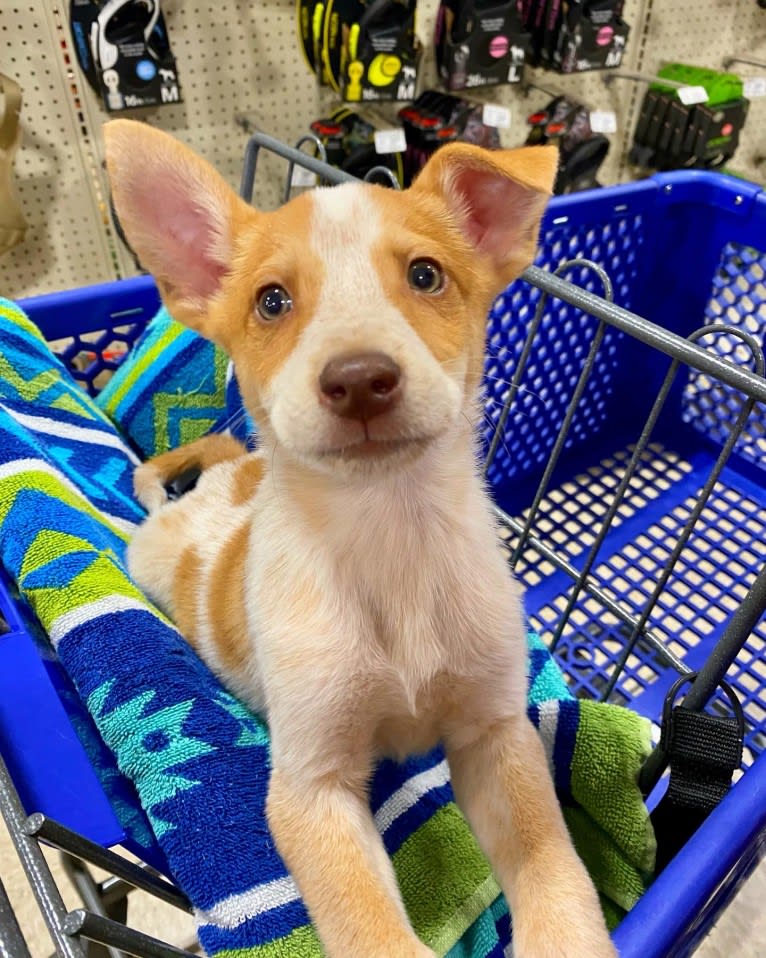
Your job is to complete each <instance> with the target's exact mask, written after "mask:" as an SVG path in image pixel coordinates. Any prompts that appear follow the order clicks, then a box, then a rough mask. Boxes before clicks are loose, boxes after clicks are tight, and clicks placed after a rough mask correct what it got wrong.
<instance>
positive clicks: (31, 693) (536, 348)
mask: <svg viewBox="0 0 766 958" xmlns="http://www.w3.org/2000/svg"><path fill="white" fill-rule="evenodd" d="M261 140H262V142H261V143H260V144H259V145H262V146H266V147H267V148H272V149H275V151H276V152H279V153H280V154H281V155H283V156H284V157H286V158H288V159H292V160H295V159H296V156H295V155H293V154H292V153H291V151H290V150H289V149H286V148H281V149H280V148H279V147H274V141H270V140H268V138H265V137H262V138H261ZM252 160H254V157H253V156H251V161H252ZM300 162H304V160H300ZM304 165H307V166H309V167H310V168H312V169H313V168H317V169H320V170H322V172H326V171H325V170H323V169H322V168H321V166H318V165H317V164H316V162H315V161H313V160H305V163H304ZM253 174H254V162H251V163H250V167H249V168H247V167H246V174H245V180H244V183H245V192H246V193H248V195H249V191H250V190H251V189H252V176H253ZM580 257H587V258H588V259H589V260H590V261H592V263H591V264H583V263H581V262H578V263H575V264H574V265H565V264H567V263H568V262H569V261H571V260H577V259H579V258H580ZM593 263H595V264H596V266H597V267H600V268H601V269H602V270H604V271H605V272H606V274H607V276H608V279H609V281H610V282H609V281H607V280H606V279H605V277H604V276H603V274H602V273H601V272H600V270H599V269H597V268H594V265H593ZM537 267H543V268H544V269H545V270H546V271H547V272H545V273H543V272H542V271H541V270H540V269H536V268H532V269H531V270H529V271H527V273H526V274H525V277H524V278H523V279H521V280H519V281H518V282H516V283H514V284H513V285H512V286H511V287H510V288H509V289H508V290H507V291H506V292H505V293H504V294H503V295H502V296H501V297H499V299H498V300H497V302H496V304H495V306H494V308H493V311H492V314H491V317H490V323H489V340H488V341H489V351H488V357H487V366H486V373H487V379H486V388H487V397H488V398H487V407H486V413H487V417H486V418H487V427H486V436H485V439H486V445H487V449H488V452H490V453H491V457H490V459H489V465H488V478H489V481H490V482H491V484H492V488H493V490H494V493H495V497H496V501H497V505H498V514H499V516H500V518H501V519H502V520H503V528H504V530H505V535H506V537H507V540H508V548H509V553H510V554H511V555H512V559H513V562H514V565H515V568H516V570H517V573H518V574H519V576H520V577H521V579H522V580H523V582H524V584H525V587H526V603H527V612H528V615H529V617H530V619H531V621H532V623H533V625H534V626H535V627H536V628H537V629H538V631H539V632H540V634H541V635H542V636H543V637H544V638H547V639H548V640H550V641H551V643H552V645H553V646H554V647H555V652H556V655H557V657H558V659H559V661H560V663H561V665H562V667H563V668H564V670H565V672H566V673H567V675H568V677H569V679H570V680H571V683H572V687H573V688H574V690H575V691H576V693H577V694H578V695H585V696H590V697H596V698H599V697H601V698H603V697H607V696H608V697H609V698H610V700H612V701H617V702H621V703H624V704H627V705H629V706H630V707H631V708H634V709H636V710H637V711H639V712H641V713H642V714H644V715H647V716H649V717H650V718H652V719H653V720H657V719H658V717H659V716H660V714H661V709H662V703H663V700H664V697H665V694H666V692H667V690H668V688H669V687H670V685H671V684H672V682H673V681H675V679H676V678H677V677H678V671H679V670H684V669H692V670H695V671H696V670H699V669H703V673H704V675H703V678H706V679H707V681H708V682H710V681H711V676H712V683H713V684H712V686H711V687H710V688H714V687H715V684H716V682H717V670H718V671H720V670H721V669H722V668H725V667H726V664H727V663H726V662H725V663H724V665H723V666H721V665H720V662H721V659H722V658H726V656H727V655H728V658H730V659H733V663H732V664H731V666H730V668H728V672H727V678H728V680H729V682H731V684H732V685H733V686H734V688H735V689H736V690H737V692H738V694H739V696H740V698H741V700H742V703H743V706H744V711H745V716H746V739H745V744H746V758H745V762H744V766H743V769H744V774H743V775H742V776H741V778H740V780H739V781H738V782H737V784H736V785H735V787H734V788H733V789H732V791H731V792H730V793H729V795H728V796H727V797H726V798H725V799H724V800H723V801H722V803H721V804H720V805H719V807H718V808H717V809H716V810H715V811H714V812H713V813H712V815H711V816H710V818H709V819H708V820H707V821H706V823H705V824H704V825H703V826H702V828H701V829H700V830H699V831H698V832H697V833H696V834H695V836H694V837H693V838H692V839H691V841H690V842H688V844H687V845H686V846H685V847H684V849H683V851H682V852H681V853H680V854H679V855H677V856H676V858H675V859H674V860H673V862H672V863H671V864H670V865H669V866H668V867H667V868H666V870H665V871H664V872H663V873H662V874H661V875H660V876H659V877H658V879H657V880H656V882H655V883H654V885H653V886H652V888H651V889H650V890H649V892H648V893H647V894H646V895H645V896H644V898H643V899H642V901H641V902H640V903H639V904H638V905H637V906H636V908H635V909H634V910H633V912H631V914H630V915H629V916H628V917H627V918H626V919H625V920H624V921H623V923H622V924H621V926H620V927H619V928H618V929H617V931H616V933H615V941H616V942H617V944H618V946H619V949H620V953H621V955H623V956H624V958H639V956H640V958H661V956H682V955H688V954H690V953H691V952H692V951H693V950H694V947H695V946H696V944H697V943H698V941H699V940H700V938H701V937H702V936H703V935H704V934H705V933H706V931H707V930H708V929H709V927H710V925H711V923H712V921H713V920H714V918H715V916H716V915H717V914H718V912H719V911H720V909H721V908H722V907H724V905H725V904H726V903H727V902H728V900H729V899H730V898H731V897H732V895H733V894H734V893H735V891H736V889H737V888H738V886H739V884H740V883H741V882H742V881H743V880H744V878H745V877H746V876H747V875H748V874H749V873H750V871H751V870H752V868H753V867H754V865H755V863H756V862H757V860H758V859H759V857H760V856H761V855H762V854H763V847H764V841H765V840H766V758H758V756H759V754H760V753H761V752H762V751H763V746H764V742H766V621H765V620H764V615H763V613H764V606H765V605H766V405H764V403H766V380H764V379H763V368H762V362H763V357H762V353H761V356H760V359H759V358H758V355H757V354H758V350H759V348H762V344H763V340H764V330H766V194H764V193H763V192H762V191H761V190H760V189H759V188H757V187H755V186H752V185H750V184H747V183H743V182H740V181H738V180H735V179H732V178H728V177H725V176H722V175H718V174H709V173H700V172H687V173H675V174H666V175H658V176H655V177H652V178H651V179H648V180H645V181H643V182H639V183H635V184H631V185H628V186H622V187H615V188H610V189H604V190H600V191H595V192H588V193H583V194H579V195H574V196H569V197H561V198H556V199H555V200H554V201H553V202H552V203H551V204H550V207H549V211H548V213H547V215H546V218H545V222H544V227H543V231H542V247H541V253H540V256H539V259H538V262H537ZM557 269H560V272H561V276H562V279H561V280H556V279H555V278H552V277H551V275H550V274H551V272H553V271H555V270H557ZM564 280H568V281H571V282H565V281H564ZM572 284H575V285H572ZM610 287H611V288H610ZM551 293H552V294H553V295H551V296H550V298H548V299H547V301H544V302H541V299H543V298H547V297H548V296H549V294H551ZM604 295H608V297H611V298H612V299H613V301H614V304H615V305H613V306H612V305H610V304H609V303H608V302H606V301H605V299H604V298H603V297H604ZM21 305H22V306H23V308H24V309H25V310H26V311H27V313H28V314H29V315H30V317H31V318H32V319H33V320H34V321H35V322H36V323H38V324H39V326H40V327H41V328H42V330H43V332H44V333H45V335H46V337H47V338H48V339H49V340H50V341H52V342H54V343H56V344H57V346H56V348H57V350H58V351H59V353H60V354H61V355H62V356H63V357H64V359H65V361H67V362H68V364H69V365H70V368H72V370H73V372H74V374H75V375H76V376H77V377H78V378H79V379H80V380H81V381H82V382H83V385H84V386H85V388H87V389H89V391H91V392H95V391H96V389H97V386H96V385H95V380H96V378H97V377H98V375H99V374H100V373H101V372H102V371H103V369H104V368H109V365H110V363H112V362H113V360H110V359H104V357H103V353H104V352H105V351H106V348H107V347H108V346H109V345H110V344H111V343H113V342H114V341H115V340H118V341H122V342H125V343H127V344H129V343H130V342H132V341H133V340H134V339H135V338H136V336H137V335H138V334H139V332H140V331H141V329H142V328H143V326H144V325H145V323H146V322H147V321H148V319H149V318H150V317H151V316H152V315H153V313H154V312H155V310H156V308H157V306H158V296H157V292H156V289H155V287H154V284H153V282H152V281H151V279H149V278H147V277H142V278H138V279H131V280H126V281H122V282H115V283H109V284H104V285H101V286H95V287H90V288H85V289H79V290H74V291H71V292H67V293H61V294H57V295H49V296H41V297H36V298H33V299H28V300H26V301H24V302H23V303H22V304H21ZM641 317H643V318H641ZM702 327H704V328H705V329H706V330H707V332H699V330H700V329H701V328H702ZM94 333H98V336H96V337H95V339H94V337H93V334H94ZM748 337H749V338H748ZM759 344H760V347H759ZM83 352H88V353H93V354H94V355H95V358H94V359H93V360H92V362H90V364H89V365H88V366H87V368H85V369H84V370H83V369H82V367H81V364H78V367H77V368H75V365H74V359H75V357H77V356H78V355H81V354H82V353H83ZM759 362H760V364H761V365H760V367H759ZM742 370H744V372H742ZM753 370H755V373H753V372H752V371H753ZM663 383H664V384H665V392H666V398H665V400H664V402H663V404H662V406H661V408H660V407H658V405H657V402H656V397H657V395H658V392H659V391H660V390H661V388H662V387H663ZM650 416H651V418H652V420H653V422H654V425H653V429H652V431H651V434H647V433H646V430H645V428H644V427H645V424H646V421H647V417H650ZM493 437H494V438H493ZM727 441H728V445H729V446H731V450H730V452H731V454H730V455H728V456H727V458H726V461H725V462H723V461H719V459H720V458H721V457H720V453H721V450H722V448H724V447H725V446H726V444H727ZM728 451H729V450H728V449H727V452H728ZM713 469H715V472H716V481H715V483H714V484H713V483H712V482H708V479H709V477H710V474H711V470H713ZM706 484H707V486H709V487H710V488H707V487H706ZM701 492H702V498H701ZM703 500H704V502H703ZM700 503H703V504H702V505H700ZM677 544H678V548H676V545H677ZM5 586H6V587H4V588H3V589H2V590H0V609H1V610H2V612H3V614H4V616H5V617H6V619H7V621H8V624H9V631H8V632H7V633H6V634H5V635H2V636H0V753H1V754H2V757H3V759H4V761H5V764H6V765H7V768H8V770H9V772H10V779H11V780H12V784H13V788H15V790H16V791H17V792H18V796H19V797H20V799H21V806H23V809H24V810H26V812H37V811H41V812H43V813H44V814H45V815H46V816H49V817H50V819H53V820H55V821H56V822H59V823H61V824H62V825H63V826H66V828H68V829H71V830H72V831H73V832H75V833H77V834H78V835H79V836H81V839H83V840H80V841H79V844H78V845H77V847H76V848H70V851H73V852H74V853H75V854H79V855H81V856H82V857H83V858H88V856H89V855H91V856H92V854H93V853H94V847H95V846H91V845H89V844H88V842H93V843H95V845H96V846H109V845H113V844H116V843H119V842H124V839H125V836H124V834H123V833H122V830H121V828H120V826H119V824H118V822H117V820H116V818H115V817H114V814H113V813H112V811H111V808H110V805H109V802H108V799H107V798H106V796H105V795H104V794H103V792H102V790H101V788H100V786H99V784H98V782H97V780H96V778H95V775H94V774H93V772H92V771H91V769H90V766H89V764H88V761H87V758H86V756H85V754H84V752H83V750H82V747H81V745H80V743H79V741H78V739H77V738H76V736H75V734H74V732H73V730H72V726H71V723H70V721H69V718H68V716H67V704H66V702H67V696H66V695H62V692H63V691H66V686H67V683H66V679H65V678H64V677H63V676H62V674H61V673H60V670H59V669H58V666H57V664H56V662H55V661H54V660H53V659H52V658H51V657H50V656H47V655H46V654H45V653H44V652H43V651H41V646H40V644H39V641H38V640H36V639H35V638H34V636H33V635H32V634H31V632H32V630H31V629H30V628H28V626H27V624H26V623H25V618H24V611H23V609H21V607H20V606H19V605H18V604H17V603H15V602H14V600H13V598H12V596H11V592H10V590H9V588H8V587H7V583H6V584H5ZM743 603H744V605H743ZM743 609H745V612H746V613H747V616H746V617H749V619H748V622H747V628H746V630H745V632H744V633H743V632H742V621H743V619H742V610H743ZM738 617H739V618H738ZM733 622H734V626H737V625H738V627H739V633H737V629H736V628H735V627H734V626H733V625H732V623H733ZM722 637H723V646H722V645H721V644H719V641H720V640H721V639H722ZM740 645H741V648H740ZM703 691H704V690H703ZM708 691H710V689H708ZM705 697H706V696H705ZM713 707H716V703H715V701H714V702H713ZM54 741H55V742H56V743H57V745H56V747H55V748H53V747H52V744H51V743H52V742H54ZM655 771H657V772H658V771H661V768H657V767H655ZM655 777H656V776H655ZM2 785H3V783H2V781H0V786H2ZM3 789H4V791H3ZM12 791H13V789H12V788H11V787H10V783H9V782H6V783H5V785H4V786H3V788H2V789H0V795H2V794H5V802H6V815H7V816H10V819H13V817H14V815H15V816H16V819H15V820H16V821H17V822H21V817H20V816H22V815H23V812H22V809H21V807H20V806H19V805H18V804H15V805H14V804H13V802H15V794H14V795H11V796H10V801H11V806H12V807H11V811H10V812H8V808H9V807H10V806H9V805H8V800H9V799H8V796H9V794H10V792H12ZM29 830H30V829H29V828H27V831H29ZM38 833H39V834H40V835H42V837H44V838H46V839H47V840H49V841H51V842H52V843H54V844H59V845H64V846H66V842H67V840H71V838H70V839H67V838H66V836H67V835H68V833H64V832H63V831H61V832H59V833H56V830H55V827H53V826H52V827H51V828H50V829H49V830H48V831H47V832H46V831H45V829H44V828H43V829H42V830H38ZM57 836H58V837H57ZM61 836H63V837H61ZM65 839H66V840H65ZM25 840H28V839H25ZM85 840H87V841H85ZM22 853H23V855H26V856H27V857H29V856H30V855H31V856H32V858H31V859H30V861H32V859H34V854H35V853H34V849H31V848H30V847H28V846H26V845H25V846H24V848H22ZM150 864H152V865H155V866H156V867H158V868H159V869H161V868H162V863H161V862H152V863H150ZM123 877H126V878H127V880H128V881H130V882H132V883H134V884H141V878H140V876H137V875H136V874H133V873H131V874H130V875H127V876H123ZM149 884H150V890H155V892H156V891H157V889H156V888H155V887H154V886H152V884H151V882H150V883H149ZM160 893H162V892H160ZM1 918H2V887H1V886H0V919H1ZM0 924H2V922H1V921H0ZM104 934H106V933H104ZM54 937H55V935H54ZM140 937H141V936H139V938H140ZM1 938H2V935H0V939H1ZM102 940H109V939H108V938H107V939H102ZM132 941H133V947H136V948H138V945H137V944H136V941H138V939H132ZM59 946H60V947H62V946H61V944H60V943H59ZM0 951H2V949H1V948H0ZM61 953H62V954H70V952H68V951H63V950H62V952H61ZM132 953H135V954H143V953H144V952H143V951H140V950H137V951H134V952H132ZM146 953H147V954H149V953H152V954H160V953H163V954H164V952H160V951H155V952H150V951H147V952H146ZM167 953H168V954H170V953H171V952H167ZM172 953H174V954H177V952H172Z"/></svg>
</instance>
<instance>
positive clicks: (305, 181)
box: [290, 166, 317, 186]
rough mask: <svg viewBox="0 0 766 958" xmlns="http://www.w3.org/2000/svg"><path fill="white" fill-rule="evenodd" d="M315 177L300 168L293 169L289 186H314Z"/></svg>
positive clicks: (315, 183) (313, 174)
mask: <svg viewBox="0 0 766 958" xmlns="http://www.w3.org/2000/svg"><path fill="white" fill-rule="evenodd" d="M316 185H317V175H316V173H312V172H311V170H307V169H305V168H304V167H302V166H294V167H293V175H292V176H291V177H290V186H316Z"/></svg>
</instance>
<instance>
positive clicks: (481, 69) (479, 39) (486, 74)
mask: <svg viewBox="0 0 766 958" xmlns="http://www.w3.org/2000/svg"><path fill="white" fill-rule="evenodd" d="M529 41H530V35H529V34H528V33H527V32H526V31H525V30H524V28H523V26H522V21H521V18H520V16H519V4H518V2H517V0H510V2H498V0H442V4H441V6H440V7H439V11H438V13H437V17H436V32H435V37H434V44H435V48H436V62H437V67H438V69H439V74H440V76H441V77H442V79H443V80H444V83H445V86H446V87H447V89H448V90H453V91H454V90H464V89H468V88H472V87H482V86H494V85H497V84H500V83H518V82H519V81H520V80H521V77H522V71H523V67H524V61H525V58H526V54H527V50H528V47H529Z"/></svg>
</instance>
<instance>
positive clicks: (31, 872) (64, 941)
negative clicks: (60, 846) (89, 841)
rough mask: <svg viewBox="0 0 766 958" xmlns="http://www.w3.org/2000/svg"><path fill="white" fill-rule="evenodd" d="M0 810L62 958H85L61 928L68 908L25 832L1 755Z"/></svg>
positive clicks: (36, 845) (34, 842)
mask: <svg viewBox="0 0 766 958" xmlns="http://www.w3.org/2000/svg"><path fill="white" fill-rule="evenodd" d="M0 813H2V816H3V818H4V819H5V824H6V826H7V828H8V832H9V833H10V836H11V841H12V842H13V844H14V847H15V848H16V852H17V854H18V856H19V859H20V860H21V864H22V867H23V868H24V872H25V873H26V876H27V880H28V881H29V884H30V886H31V887H32V891H33V892H34V895H35V898H36V899H37V904H38V906H39V908H40V911H41V912H42V916H43V920H44V921H45V924H46V927H47V928H48V931H49V933H50V936H51V938H52V939H53V944H54V946H55V947H56V949H57V952H58V954H59V955H60V956H61V958H85V953H84V951H83V949H82V946H81V945H80V943H79V942H77V941H75V940H74V939H73V938H71V937H70V935H69V934H68V933H67V932H66V931H65V930H64V928H63V922H64V918H65V916H66V913H67V910H66V908H65V907H64V902H63V900H62V898H61V893H60V891H59V889H58V886H57V885H56V882H55V881H54V879H53V876H52V875H51V872H50V868H48V863H47V862H46V860H45V856H44V855H43V852H42V849H41V848H40V845H39V843H38V841H37V839H36V838H35V837H33V836H31V835H27V834H26V832H25V831H24V823H25V821H26V814H25V812H24V809H23V808H22V807H21V802H20V801H19V798H18V795H17V794H16V790H15V788H14V787H13V783H12V782H11V778H10V775H9V773H8V770H7V768H6V766H5V763H4V762H3V760H2V758H0Z"/></svg>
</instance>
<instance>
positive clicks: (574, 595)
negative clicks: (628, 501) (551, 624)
mask: <svg viewBox="0 0 766 958" xmlns="http://www.w3.org/2000/svg"><path fill="white" fill-rule="evenodd" d="M679 365H680V363H679V360H677V359H674V360H673V362H672V363H671V365H670V369H669V370H668V372H667V374H666V375H665V379H664V380H663V383H662V386H661V387H660V390H659V392H658V393H657V398H656V399H655V400H654V405H653V406H652V409H651V411H650V413H649V417H648V418H647V420H646V422H645V424H644V428H643V429H642V430H641V435H640V436H639V437H638V442H637V443H636V446H635V448H634V450H633V454H632V455H631V457H630V460H629V461H628V465H627V466H626V468H625V472H624V473H623V475H622V478H621V479H620V481H619V483H618V484H617V488H616V489H615V492H614V496H613V497H612V501H611V502H610V503H609V508H608V509H607V511H606V515H605V516H604V519H603V521H602V523H601V526H600V528H599V531H598V534H597V536H596V539H595V541H594V543H593V545H592V546H591V548H590V551H589V552H588V557H587V559H586V560H585V564H584V565H583V568H582V572H581V573H580V575H581V577H582V578H585V577H586V576H589V575H590V570H591V569H592V568H593V564H594V562H595V561H596V557H597V556H598V553H599V552H600V551H601V546H602V545H603V543H604V540H605V539H606V536H607V533H608V532H609V529H610V528H611V525H612V522H613V521H614V517H615V516H616V515H617V510H618V509H619V508H620V505H621V503H622V501H623V499H624V497H625V493H626V492H627V489H628V486H629V485H630V483H631V480H632V479H633V476H634V475H635V472H636V469H637V468H638V466H639V465H640V463H641V460H642V458H643V455H644V450H645V449H646V446H647V444H648V443H649V439H650V438H651V435H652V433H653V432H654V427H655V426H656V424H657V420H658V419H659V417H660V413H661V412H662V407H663V406H664V405H665V400H666V399H667V398H668V393H669V392H670V387H671V386H672V385H673V380H674V379H675V378H676V373H677V372H678V367H679ZM582 588H583V586H582V582H581V581H580V580H578V581H577V582H575V584H574V586H573V588H572V591H571V592H570V593H569V598H568V600H567V604H566V608H565V609H564V611H563V612H562V613H561V615H560V616H559V621H558V623H557V625H556V631H555V632H554V633H553V639H552V641H551V643H550V646H549V648H550V649H551V651H553V650H554V649H555V648H556V646H557V645H558V644H559V642H560V641H561V637H562V635H563V633H564V629H565V628H566V625H567V622H568V621H569V617H570V616H571V614H572V611H573V610H574V607H575V605H576V603H577V600H578V598H579V597H580V593H581V592H582Z"/></svg>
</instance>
